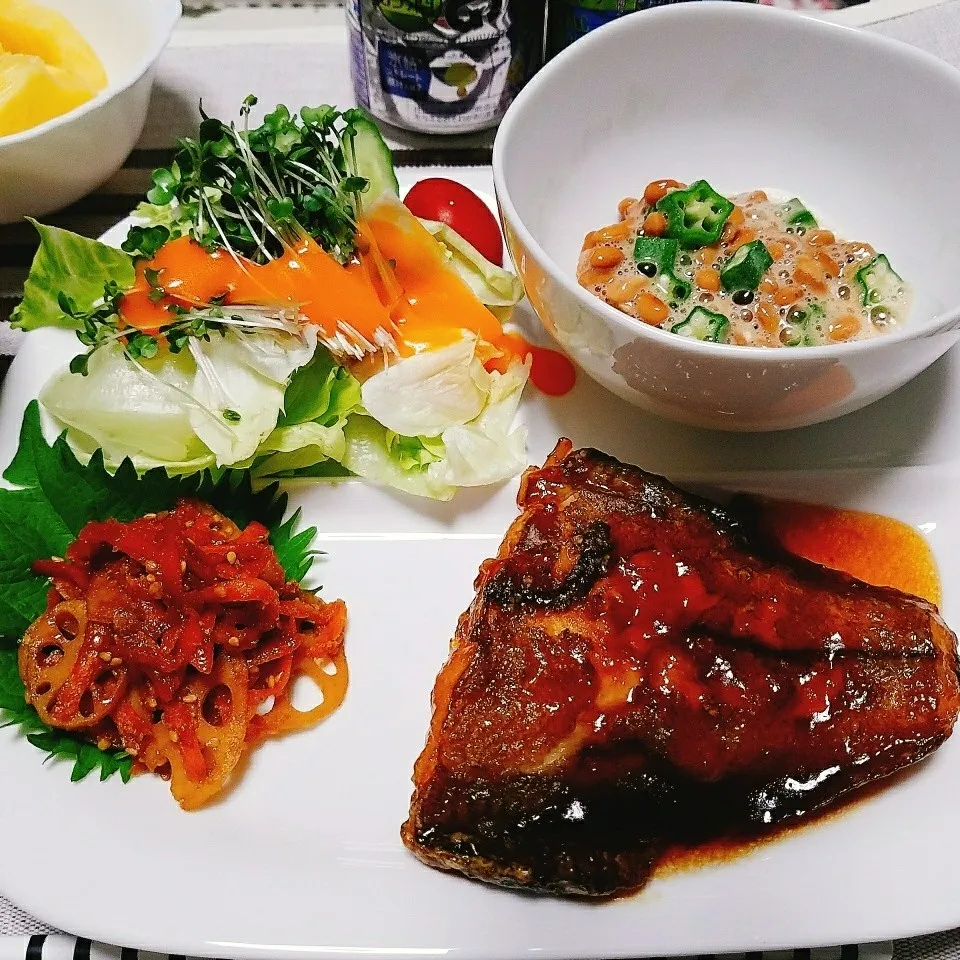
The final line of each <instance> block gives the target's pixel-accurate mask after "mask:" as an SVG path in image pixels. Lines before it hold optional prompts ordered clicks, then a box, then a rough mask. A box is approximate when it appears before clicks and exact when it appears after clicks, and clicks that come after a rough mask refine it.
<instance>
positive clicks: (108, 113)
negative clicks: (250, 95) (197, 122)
mask: <svg viewBox="0 0 960 960" xmlns="http://www.w3.org/2000/svg"><path fill="white" fill-rule="evenodd" d="M41 2H42V3H43V4H44V5H45V6H48V7H52V8H53V9H55V10H58V11H60V13H62V14H63V15H64V16H66V17H67V18H68V19H69V20H70V22H71V23H72V24H73V25H74V26H75V27H76V28H77V29H78V30H79V31H80V33H81V34H83V36H84V37H85V38H86V39H87V41H88V42H89V43H90V45H91V46H92V47H93V49H94V50H95V51H96V52H97V54H98V55H99V57H100V59H101V61H102V62H103V66H104V69H105V70H106V72H107V87H106V89H104V90H103V91H101V93H100V94H98V95H97V96H96V97H94V98H93V99H92V100H90V101H88V102H87V103H85V104H82V105H81V106H79V107H77V108H76V109H75V110H71V111H70V112H69V113H65V114H64V115H63V116H60V117H55V118H54V119H52V120H48V121H47V122H46V123H43V124H40V125H39V126H37V127H32V128H31V129H29V130H24V131H22V132H21V133H14V134H11V135H10V136H6V137H0V223H12V222H13V221H15V220H19V219H20V218H21V217H24V216H32V217H39V216H43V215H44V214H46V213H50V212H51V211H53V210H60V209H62V208H63V207H65V206H68V205H69V204H71V203H73V202H74V201H75V200H78V199H79V198H80V197H82V196H84V195H85V194H87V193H89V192H90V191H91V190H94V189H95V188H96V187H98V186H100V184H102V183H103V182H104V181H105V180H108V179H109V178H110V177H111V176H112V175H113V174H114V173H115V172H116V171H117V170H118V169H119V168H120V166H121V165H122V164H123V161H124V160H126V158H127V156H128V155H129V153H130V151H131V150H132V149H133V146H134V144H135V143H136V142H137V140H138V139H139V138H140V133H141V132H142V130H143V124H144V122H145V121H146V118H147V106H148V104H149V101H150V90H151V87H152V85H153V74H154V70H155V67H156V63H157V60H158V59H159V57H160V54H161V52H162V51H163V48H164V47H165V46H166V45H167V41H168V40H169V39H170V34H171V32H172V31H173V28H174V25H175V24H176V22H177V20H178V19H179V17H180V0H41Z"/></svg>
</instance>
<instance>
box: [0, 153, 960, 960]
mask: <svg viewBox="0 0 960 960" xmlns="http://www.w3.org/2000/svg"><path fill="white" fill-rule="evenodd" d="M485 176H486V175H485V174H484V173H480V172H476V174H475V175H474V176H471V177H469V180H470V182H471V185H473V186H478V187H484V186H485V187H486V188H487V189H488V190H489V182H488V181H486V182H484V181H485ZM525 322H526V323H527V324H529V325H530V327H531V329H532V328H533V327H534V326H535V320H534V319H533V318H531V317H530V316H529V315H527V316H526V319H525ZM78 347H79V344H78V343H77V342H76V340H75V339H74V338H73V336H72V335H70V334H66V333H63V332H60V331H40V332H37V333H33V334H31V335H30V337H29V338H28V339H27V341H26V343H25V345H24V346H23V348H22V349H21V352H20V354H19V355H18V357H17V359H16V361H15V363H14V365H13V367H12V369H11V371H10V373H9V375H8V377H7V379H6V382H5V385H4V389H3V395H2V399H0V463H4V464H5V463H7V462H8V461H9V459H10V456H11V455H12V452H13V449H14V447H15V444H16V437H17V433H18V430H19V425H20V418H21V415H22V413H23V409H24V407H25V405H26V404H27V403H28V402H29V401H30V400H31V399H32V398H33V397H35V396H36V394H37V391H38V390H39V388H40V386H41V384H42V383H43V381H44V380H45V379H46V377H47V376H49V374H50V373H51V371H52V370H53V369H54V367H55V366H57V365H58V364H60V363H62V362H65V361H66V360H67V359H68V358H69V357H70V356H72V355H73V354H74V353H75V352H76V351H77V349H78ZM522 416H523V418H524V420H525V421H526V423H527V424H528V426H529V430H530V444H529V458H530V461H531V462H540V461H542V459H543V458H544V457H545V456H546V454H547V453H548V452H549V450H550V449H551V448H552V447H553V445H554V443H555V442H556V440H557V438H558V437H560V436H568V437H570V438H571V439H572V440H573V441H574V442H575V443H576V444H578V445H593V446H596V447H598V448H600V449H602V450H605V451H606V452H608V453H611V454H613V455H615V456H618V457H620V458H622V459H624V460H627V461H629V462H633V463H637V464H639V465H641V466H643V467H645V468H646V469H649V470H653V471H655V472H658V473H664V474H667V475H669V476H671V477H673V478H674V479H677V480H680V481H686V482H698V481H705V482H708V483H712V484H714V485H716V486H720V487H729V488H739V489H748V490H753V491H756V492H762V493H766V494H770V495H773V496H783V497H793V498H801V499H806V500H811V501H819V502H825V503H832V504H836V505H839V506H850V507H857V508H862V509H868V510H873V511H877V512H880V513H885V514H890V515H893V516H896V517H899V518H901V519H903V520H905V521H906V522H908V523H910V524H912V525H914V526H915V527H917V528H918V529H919V530H921V531H922V532H923V533H924V534H925V535H926V536H927V537H928V538H929V542H930V544H931V546H932V547H933V549H934V551H935V553H936V556H937V559H938V561H939V563H940V567H941V571H942V575H943V581H944V588H945V597H946V599H945V604H944V613H945V615H946V617H947V619H948V620H950V619H951V618H952V619H953V621H954V623H955V624H957V623H960V508H958V505H957V502H956V497H955V494H954V490H956V489H957V483H958V480H960V463H958V460H957V455H958V454H957V451H960V366H958V364H957V362H956V360H955V359H954V358H953V357H952V356H951V355H948V356H947V357H945V358H944V359H943V360H941V361H940V362H938V363H937V364H936V365H935V366H934V367H933V368H931V369H930V370H929V371H928V372H927V373H926V374H924V375H923V376H922V377H920V378H919V379H917V380H916V381H915V382H913V383H912V384H910V385H908V386H907V387H904V388H903V389H902V390H901V391H899V392H898V393H897V394H895V395H894V396H892V397H890V398H888V399H887V400H885V401H882V402H880V403H877V404H875V405H874V406H873V407H870V408H868V409H867V410H865V411H862V412H861V413H859V414H854V415H852V416H850V417H847V418H844V419H842V420H838V421H835V422H833V423H830V424H827V425H824V426H820V427H813V428H809V429H807V430H803V431H796V432H793V433H790V434H764V435H749V434H745V435H730V434H723V435H716V434H709V433H705V432H702V431H697V430H693V429H687V428H683V427H678V426H676V425H673V424H668V423H666V422H663V421H658V420H655V419H653V418H650V417H647V416H644V415H643V414H641V413H640V412H639V411H637V410H636V409H634V408H633V407H629V406H626V405H624V404H622V403H621V402H619V401H617V400H615V399H614V398H612V397H611V396H609V395H607V394H605V393H604V392H603V391H602V390H601V388H599V387H598V386H596V385H595V384H593V383H591V382H588V381H587V380H586V378H583V379H582V380H581V382H580V384H579V385H578V387H577V388H576V390H574V392H573V393H571V394H570V395H569V396H567V397H565V398H562V399H560V400H550V399H547V398H544V397H542V396H540V395H537V394H536V393H534V392H533V391H532V390H531V392H530V393H529V394H528V396H527V397H526V399H525V401H524V404H523V407H522ZM515 490H516V483H515V482H513V483H510V484H507V485H505V486H503V487H501V488H499V489H495V490H481V491H472V492H470V491H468V492H465V493H462V494H460V495H458V496H457V497H456V499H455V500H454V501H453V502H452V503H451V504H435V503H430V502H426V501H422V500H416V499H412V498H409V497H405V496H402V495H400V494H395V493H390V492H388V491H385V490H382V489H378V488H376V487H373V486H370V485H367V484H363V483H361V482H358V481H345V482H342V483H337V484H321V483H297V484H292V485H291V486H290V492H291V494H292V502H293V505H294V506H300V507H302V508H303V511H304V521H305V522H306V523H309V524H315V525H316V526H317V527H318V528H319V530H320V536H319V546H320V547H321V548H322V549H324V550H326V551H328V554H327V556H326V557H325V558H323V560H322V562H320V563H319V564H318V566H317V568H316V569H315V574H314V576H315V578H316V579H317V581H318V582H322V583H323V585H324V595H325V596H327V597H342V598H343V599H344V600H346V602H347V605H348V609H349V617H350V620H349V631H348V638H347V651H348V657H349V662H350V668H351V685H350V690H349V693H348V695H347V698H346V701H345V703H344V705H343V707H342V708H341V709H340V710H339V711H338V712H337V713H336V714H334V715H333V716H332V717H331V718H330V719H329V720H327V721H326V722H325V723H323V724H322V725H320V726H319V727H317V728H316V729H313V730H310V731H308V732H306V733H303V734H300V735H298V736H293V737H290V738H287V739H285V740H282V741H279V742H273V743H268V744H266V745H265V746H264V747H263V748H262V749H259V750H258V751H257V752H256V753H255V755H254V756H253V759H252V762H251V763H250V765H249V769H248V770H247V771H246V773H245V774H244V776H243V777H242V778H241V779H240V781H239V783H238V784H237V786H236V788H235V789H233V790H232V791H231V792H230V794H229V795H228V796H227V797H226V798H225V799H224V800H223V801H221V802H220V803H218V804H216V805H215V806H212V807H209V808H208V809H205V810H203V811H201V812H198V813H192V814H187V813H183V812H182V811H181V810H180V809H179V808H178V807H177V805H176V803H175V802H174V801H173V799H172V798H171V796H170V794H169V791H168V789H167V785H166V784H164V783H163V782H161V781H160V780H158V779H154V778H149V777H142V778H137V779H135V780H134V781H133V782H131V783H130V784H129V785H127V786H124V785H123V784H121V783H120V782H119V781H116V780H111V781H110V782H108V783H105V784H101V783H98V782H96V781H95V779H93V778H90V779H88V780H87V781H84V782H82V783H80V784H76V785H74V784H71V783H70V782H69V779H68V769H67V768H66V767H65V766H63V765H61V764H58V763H50V764H47V765H43V764H41V762H40V761H41V759H42V757H41V754H40V753H39V752H38V751H37V750H35V749H34V748H33V747H31V746H29V745H28V744H27V743H26V742H24V741H23V740H22V738H21V737H20V736H19V735H18V734H17V732H16V731H15V730H13V729H9V728H8V729H5V730H2V731H0V782H2V784H3V786H4V803H3V816H2V817H0V850H2V851H3V855H2V856H0V892H2V893H3V895H4V896H7V897H9V898H10V899H11V900H13V901H15V902H16V903H18V904H19V905H20V906H21V907H23V908H24V909H26V910H28V911H30V912H31V913H33V914H34V915H36V916H37V917H39V918H41V919H43V920H45V921H47V922H48V923H50V924H53V925H55V926H57V927H60V928H61V929H64V930H69V931H70V932H72V933H75V934H79V935H82V936H85V937H90V938H92V939H95V940H99V941H104V942H108V943H114V944H118V945H123V946H130V947H139V948H143V949H151V950H157V951H164V952H169V953H175V954H188V955H194V956H214V957H216V956H221V957H222V956H230V957H237V958H241V957H244V958H245V957H251V958H263V960H268V958H269V960H286V958H291V960H292V958H295V957H296V958H322V957H329V956H331V955H339V956H343V957H346V958H355V960H360V958H361V957H377V958H383V960H387V958H391V957H398V956H409V957H423V958H426V957H434V956H440V955H455V956H456V957H457V958H458V960H459V958H462V960H473V958H476V960H519V958H521V957H524V956H537V957H542V958H544V960H573V958H613V957H638V956H649V955H659V956H662V955H668V954H702V953H721V952H725V951H744V950H765V949H777V948H792V947H806V946H809V947H813V946H822V945H834V944H841V943H851V942H858V941H867V940H879V939H887V938H895V937H904V936H911V935H914V934H920V933H925V932H929V931H933V930H936V929H943V928H946V927H950V926H955V925H957V924H960V881H958V880H957V879H956V877H955V875H954V874H955V871H953V870H952V869H951V867H950V865H951V864H952V863H955V862H957V860H958V859H960V812H958V808H957V804H956V799H955V798H956V797H957V796H958V795H960V739H958V738H954V739H953V740H951V741H949V742H948V743H947V744H946V745H945V746H944V747H943V748H942V749H941V750H940V751H939V752H938V753H937V754H936V755H935V756H934V757H933V758H932V759H931V760H929V761H927V762H925V763H923V764H921V765H919V766H918V767H917V768H916V769H915V770H913V771H912V772H911V774H910V775H909V776H907V777H905V778H903V779H901V780H898V782H897V783H896V784H894V785H892V786H891V787H890V788H888V789H887V790H885V791H882V792H880V793H879V794H878V795H876V796H874V797H872V798H870V799H868V800H866V801H863V802H861V803H859V804H856V805H854V806H853V807H852V808H851V809H849V810H847V811H846V812H845V813H843V814H842V815H840V816H837V817H834V818H832V819H829V820H827V821H826V822H823V823H818V824H814V825H812V826H809V827H807V828H804V829H800V830H797V831H795V832H793V833H792V834H789V835H788V836H786V837H784V838H782V839H780V840H777V841H775V842H771V843H768V844H765V845H761V846H759V847H758V848H756V849H754V850H753V851H752V852H750V853H746V854H744V855H742V856H740V857H738V858H736V859H734V860H731V861H728V862H724V863H719V864H714V865H710V866H705V867H702V868H698V869H694V870H688V871H685V872H680V873H675V874H670V875H665V876H662V877H659V878H657V879H655V880H653V881H652V882H651V883H650V884H649V886H648V887H647V888H646V889H645V890H644V891H643V892H642V893H641V894H639V895H638V896H634V897H630V898H626V899H623V900H619V901H615V902H612V903H606V904H594V905H591V904H586V903H582V902H568V901H563V900H559V899H550V898H537V897H531V896H525V895H519V894H516V893H510V892H507V891H503V890H499V889H495V888H493V887H487V886H483V885H481V884H477V883H472V882H469V881H466V880H463V879H461V878H459V877H456V876H451V875H445V874H442V873H439V872H436V871H434V870H431V869H429V868H427V867H425V866H423V865H422V864H420V863H419V862H418V861H417V860H416V859H415V858H414V857H413V856H412V855H410V854H409V853H408V852H407V851H406V850H405V849H404V847H403V846H402V844H401V842H400V837H399V828H400V824H401V822H402V821H403V820H404V818H405V816H406V812H407V804H408V802H409V796H410V774H411V770H412V766H413V762H414V760H415V758H416V756H417V754H418V753H419V751H420V748H421V746H422V745H423V741H424V737H425V735H426V730H427V723H428V720H429V713H430V709H429V697H430V690H431V687H432V685H433V681H434V678H435V676H436V673H437V671H438V670H439V668H440V666H441V664H442V663H443V661H444V659H445V656H446V652H447V644H448V641H449V639H450V636H451V635H452V633H453V630H454V627H455V625H456V621H457V617H458V615H459V614H460V612H461V611H462V610H463V609H464V608H465V607H466V606H467V604H468V603H469V602H470V600H471V597H472V588H471V584H472V581H473V577H474V575H475V573H476V571H477V567H478V565H479V564H480V562H481V561H482V560H483V559H484V558H486V557H488V556H491V555H492V554H493V553H494V552H495V551H496V549H497V546H498V544H499V542H500V538H501V536H502V535H503V532H504V530H505V529H506V527H507V525H508V523H509V522H510V520H511V519H512V518H513V516H514V515H515V506H514V502H513V498H514V495H515Z"/></svg>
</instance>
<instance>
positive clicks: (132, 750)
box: [126, 747, 140, 757]
mask: <svg viewBox="0 0 960 960" xmlns="http://www.w3.org/2000/svg"><path fill="white" fill-rule="evenodd" d="M126 752H127V753H129V754H130V756H131V757H135V756H136V755H137V754H138V753H139V752H140V751H139V750H138V749H137V748H136V747H127V749H126Z"/></svg>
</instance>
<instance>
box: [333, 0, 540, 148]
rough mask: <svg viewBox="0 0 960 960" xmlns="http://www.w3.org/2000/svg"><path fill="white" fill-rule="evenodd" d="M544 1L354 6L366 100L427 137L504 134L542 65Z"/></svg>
mask: <svg viewBox="0 0 960 960" xmlns="http://www.w3.org/2000/svg"><path fill="white" fill-rule="evenodd" d="M545 10H546V2H545V0H348V3H347V25H348V29H349V31H350V54H351V59H350V68H351V74H352V78H353V86H354V91H355V93H356V96H357V101H358V103H360V104H361V105H362V106H364V107H366V108H367V110H369V111H370V113H372V114H373V115H374V116H375V117H377V118H378V119H380V120H384V121H386V122H387V123H390V124H393V125H395V126H398V127H403V128H405V129H407V130H416V131H420V132H423V133H451V134H455V133H470V132H472V131H475V130H483V129H487V128H489V127H495V126H496V125H497V124H498V123H499V122H500V120H501V119H502V118H503V115H504V113H505V112H506V110H507V107H508V106H509V105H510V103H511V102H512V100H513V98H514V97H515V96H516V95H517V93H518V92H519V91H520V89H521V87H523V85H524V84H525V83H526V82H527V80H529V79H530V77H531V76H533V74H534V73H535V72H536V71H537V70H538V69H539V68H540V67H541V66H542V64H543V57H544V46H545V36H544V31H545Z"/></svg>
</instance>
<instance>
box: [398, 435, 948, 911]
mask: <svg viewBox="0 0 960 960" xmlns="http://www.w3.org/2000/svg"><path fill="white" fill-rule="evenodd" d="M518 503H519V506H520V509H521V514H520V516H519V517H518V518H517V520H516V521H515V522H514V523H513V524H512V525H511V527H510V529H509V530H508V532H507V534H506V537H505V539H504V541H503V544H502V546H501V548H500V551H499V553H498V555H497V557H496V558H494V559H493V560H490V561H487V562H486V563H485V564H484V565H483V566H482V568H481V571H480V574H479V575H478V577H477V581H476V584H475V586H476V596H475V599H474V602H473V604H472V605H471V607H470V608H469V610H467V611H466V613H465V614H464V615H463V616H462V617H461V619H460V623H459V625H458V628H457V632H456V635H455V637H454V640H453V644H452V652H451V657H450V659H449V661H448V663H447V664H446V666H445V667H444V668H443V670H442V671H441V673H440V675H439V676H438V678H437V683H436V686H435V689H434V698H433V699H434V714H433V720H432V723H431V729H430V734H429V736H428V740H427V744H426V747H425V749H424V751H423V753H422V754H421V756H420V758H419V760H418V761H417V765H416V768H415V771H414V784H415V791H414V795H413V800H412V803H411V809H410V816H409V819H408V820H407V822H406V823H405V824H404V826H403V828H402V836H403V839H404V842H405V843H406V845H407V846H408V847H409V848H410V849H411V850H412V851H413V852H414V853H415V854H416V855H417V856H418V857H419V858H420V859H421V860H423V861H424V862H425V863H428V864H429V865H431V866H435V867H439V868H441V869H445V870H453V871H457V872H460V873H462V874H464V875H466V876H469V877H472V878H474V879H479V880H484V881H488V882H492V883H497V884H501V885H504V886H510V887H518V888H522V889H526V890H531V891H539V892H544V893H559V894H568V895H577V896H600V897H604V896H610V895H613V894H617V893H621V892H624V891H628V890H632V889H636V888H638V887H640V886H642V885H643V883H644V882H645V881H646V880H647V879H648V878H649V876H650V874H651V872H652V871H653V870H654V869H655V867H656V865H657V862H658V860H659V859H660V858H661V857H662V855H663V852H664V850H665V849H666V848H667V847H669V846H672V845H674V844H677V843H681V844H691V843H693V844H695V843H700V842H703V841H706V840H710V839H715V838H722V837H730V836H734V837H738V836H745V837H746V836H754V835H756V834H758V833H762V832H763V831H765V830H769V829H771V828H772V827H775V826H777V825H779V824H782V823H785V822H790V821H792V820H796V819H798V818H802V817H804V816H806V815H808V814H809V813H811V812H813V811H816V810H818V809H820V808H822V807H824V806H826V805H828V804H830V803H832V802H834V801H835V800H837V799H838V798H839V797H842V796H844V795H846V794H848V793H849V792H850V791H852V790H856V789H857V788H859V787H862V786H863V785H865V784H867V783H870V782H871V781H874V780H878V779H880V778H882V777H885V776H888V775H889V774H891V773H893V772H895V771H896V770H899V769H901V768H902V767H905V766H908V765H910V764H912V763H915V762H917V761H918V760H920V759H921V758H923V757H924V756H926V755H928V754H929V753H931V752H932V751H933V750H935V749H936V748H937V747H938V746H939V745H940V744H941V743H942V742H943V741H944V740H945V739H946V738H947V737H948V736H949V735H950V733H951V731H952V728H953V724H954V722H955V720H956V717H957V713H958V711H960V670H958V661H957V652H956V637H955V636H954V635H953V633H952V632H951V631H950V630H949V628H948V627H947V626H946V625H945V624H944V623H943V621H942V619H941V618H940V616H939V614H938V612H937V611H936V609H935V607H933V606H932V605H931V604H929V603H927V602H926V601H923V600H920V599H918V598H916V597H910V596H908V595H905V594H902V593H899V592H898V591H896V590H892V589H889V588H877V587H872V586H869V585H867V584H865V583H862V582H860V581H857V580H854V579H853V578H851V577H848V576H846V575H844V574H841V573H837V572H835V571H830V570H827V569H826V568H823V567H820V566H818V565H816V564H813V563H810V562H809V561H805V560H800V559H799V558H796V557H793V556H792V555H790V554H787V553H785V552H784V551H783V550H782V548H780V547H779V545H778V544H776V543H775V542H774V541H773V540H772V538H770V537H769V536H767V535H765V532H764V531H763V530H762V529H760V528H759V527H758V526H757V524H756V522H755V517H752V516H751V514H750V511H749V509H748V505H746V506H745V505H744V504H743V503H736V502H735V503H734V505H733V508H732V509H724V508H722V507H720V506H718V505H717V504H714V503H711V502H709V501H706V500H702V499H700V498H697V497H694V496H691V495H689V494H686V493H684V492H682V491H680V490H678V489H677V488H675V487H673V486H672V485H670V484H669V483H668V482H667V481H665V480H663V479H662V478H660V477H655V476H652V475H650V474H647V473H644V472H643V471H641V470H639V469H638V468H635V467H630V466H627V465H625V464H621V463H619V462H618V461H616V460H614V459H612V458H610V457H607V456H604V455H603V454H599V453H597V452H596V451H591V450H579V451H572V450H571V448H570V445H569V443H566V442H561V443H560V444H559V445H558V447H557V449H556V450H555V451H554V452H553V454H551V456H550V458H548V460H547V462H546V463H545V465H544V466H543V467H542V468H539V469H532V470H530V471H528V472H527V473H526V474H525V476H524V478H523V481H522V483H521V490H520V495H519V497H518Z"/></svg>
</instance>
